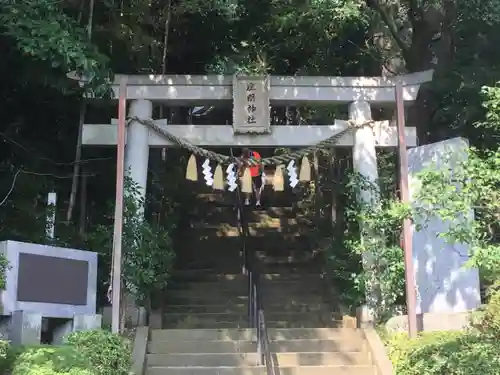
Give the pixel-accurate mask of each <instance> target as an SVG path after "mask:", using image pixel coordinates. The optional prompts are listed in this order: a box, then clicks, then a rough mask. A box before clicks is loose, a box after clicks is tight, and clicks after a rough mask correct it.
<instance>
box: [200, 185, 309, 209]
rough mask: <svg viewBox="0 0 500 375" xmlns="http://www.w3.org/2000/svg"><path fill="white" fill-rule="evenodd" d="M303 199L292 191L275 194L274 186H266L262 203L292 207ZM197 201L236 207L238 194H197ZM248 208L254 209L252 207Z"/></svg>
mask: <svg viewBox="0 0 500 375" xmlns="http://www.w3.org/2000/svg"><path fill="white" fill-rule="evenodd" d="M300 199H301V196H299V195H295V194H294V193H293V192H292V191H291V190H288V189H287V190H286V191H284V192H278V193H276V192H274V191H273V190H272V186H269V185H266V186H265V188H264V191H263V193H262V203H263V205H264V207H291V206H292V205H293V204H294V202H296V201H298V200H300ZM196 200H197V201H198V202H199V203H200V204H217V205H228V206H234V205H236V202H237V200H236V194H234V193H228V192H213V191H212V192H210V191H206V192H202V193H199V194H197V196H196ZM248 208H253V207H252V206H250V207H248Z"/></svg>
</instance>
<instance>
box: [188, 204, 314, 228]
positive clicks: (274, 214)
mask: <svg viewBox="0 0 500 375" xmlns="http://www.w3.org/2000/svg"><path fill="white" fill-rule="evenodd" d="M243 215H244V219H245V221H246V222H247V223H248V224H249V225H251V224H255V223H266V222H267V223H272V225H276V224H275V223H277V224H282V225H291V224H297V223H300V224H304V225H306V224H309V223H310V220H309V219H308V217H306V216H305V215H303V214H300V213H296V212H294V211H293V210H292V209H281V210H279V209H263V210H254V211H245V212H244V214H243ZM189 217H190V221H191V223H192V224H194V225H195V226H197V224H202V223H209V224H211V225H218V224H226V223H227V224H232V225H237V223H238V214H237V211H236V209H234V208H228V207H215V208H214V206H211V207H208V208H207V209H203V208H202V209H199V210H196V211H193V212H191V213H189Z"/></svg>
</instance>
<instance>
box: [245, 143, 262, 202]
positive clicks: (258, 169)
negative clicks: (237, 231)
mask: <svg viewBox="0 0 500 375" xmlns="http://www.w3.org/2000/svg"><path fill="white" fill-rule="evenodd" d="M241 158H242V159H243V162H244V161H245V160H248V159H253V160H260V159H261V156H260V154H259V153H258V152H257V151H252V150H249V149H248V148H244V149H243V152H242V155H241ZM245 167H246V166H245V164H243V168H245ZM246 168H249V169H250V175H251V176H252V187H253V191H254V193H255V205H256V206H257V207H260V206H261V203H260V197H261V195H262V190H263V189H264V184H263V181H262V180H263V176H262V165H260V164H259V165H255V166H253V165H252V166H247V167H246ZM249 205H250V194H247V195H246V197H245V206H249Z"/></svg>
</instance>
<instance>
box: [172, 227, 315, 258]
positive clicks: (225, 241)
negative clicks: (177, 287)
mask: <svg viewBox="0 0 500 375" xmlns="http://www.w3.org/2000/svg"><path fill="white" fill-rule="evenodd" d="M188 233H189V234H188V236H187V237H186V239H185V240H184V242H183V243H182V244H180V247H179V252H178V255H179V256H180V255H183V254H193V255H194V254H195V255H198V256H203V254H206V255H209V256H213V255H212V254H213V253H217V252H220V251H223V252H231V251H234V252H235V253H237V252H238V251H240V250H241V249H242V248H243V240H242V239H241V237H239V236H217V235H213V234H207V233H205V234H203V235H200V234H199V233H194V232H193V233H191V232H188ZM246 244H247V248H249V249H252V250H258V251H273V250H276V249H285V250H287V251H292V250H299V251H305V252H307V251H309V249H310V248H311V241H310V238H309V237H308V236H304V235H287V234H283V233H274V234H273V233H272V232H269V231H268V232H267V233H266V235H265V237H264V236H261V235H259V236H253V237H249V238H247V239H246Z"/></svg>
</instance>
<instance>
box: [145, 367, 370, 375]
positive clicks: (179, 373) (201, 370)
mask: <svg viewBox="0 0 500 375" xmlns="http://www.w3.org/2000/svg"><path fill="white" fill-rule="evenodd" d="M375 371H376V370H375V367H374V366H369V365H365V366H364V365H359V366H300V367H280V368H279V373H280V375H333V374H335V375H375V374H376V372H375ZM146 374H147V375H265V374H266V368H265V366H261V367H259V366H253V367H242V366H241V367H240V366H236V367H203V366H200V367H158V366H155V367H148V368H147V371H146Z"/></svg>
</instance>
